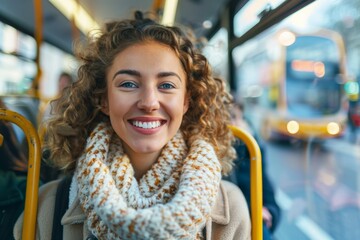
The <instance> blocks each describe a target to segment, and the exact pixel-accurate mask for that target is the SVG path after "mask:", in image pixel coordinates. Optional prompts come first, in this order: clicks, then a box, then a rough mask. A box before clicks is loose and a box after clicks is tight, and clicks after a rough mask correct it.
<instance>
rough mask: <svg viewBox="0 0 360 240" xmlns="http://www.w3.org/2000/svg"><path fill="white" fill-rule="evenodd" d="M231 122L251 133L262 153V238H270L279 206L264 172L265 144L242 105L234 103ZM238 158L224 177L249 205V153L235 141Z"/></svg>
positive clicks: (276, 219)
mask: <svg viewBox="0 0 360 240" xmlns="http://www.w3.org/2000/svg"><path fill="white" fill-rule="evenodd" d="M231 117H232V124H234V125H236V126H238V127H240V128H242V129H243V130H245V131H247V132H248V133H250V134H252V135H253V136H254V138H255V139H256V141H257V142H258V144H259V147H260V151H261V155H262V173H263V176H262V177H263V209H262V210H263V212H262V215H263V220H264V226H263V239H264V240H267V239H272V233H273V232H274V230H275V229H276V227H277V224H278V222H279V220H280V208H279V206H278V204H277V203H276V201H275V196H274V188H273V186H272V183H271V181H270V179H269V176H268V174H267V172H266V158H265V145H264V144H262V143H261V141H260V139H259V138H258V137H257V136H256V133H255V131H254V129H253V128H252V127H251V125H250V123H249V122H248V121H246V120H245V118H244V116H243V105H242V104H240V103H234V107H233V109H232V112H231ZM234 147H235V150H236V153H237V155H238V158H237V159H236V161H235V162H234V163H235V166H234V168H233V171H232V172H231V173H230V175H229V176H227V177H226V178H225V179H228V180H230V181H232V182H233V183H235V184H236V185H237V186H239V188H240V189H241V190H242V192H243V193H244V195H245V198H246V200H247V202H248V204H249V206H250V154H249V151H248V149H247V147H246V145H245V144H244V143H243V142H241V141H237V142H236V143H235V145H234Z"/></svg>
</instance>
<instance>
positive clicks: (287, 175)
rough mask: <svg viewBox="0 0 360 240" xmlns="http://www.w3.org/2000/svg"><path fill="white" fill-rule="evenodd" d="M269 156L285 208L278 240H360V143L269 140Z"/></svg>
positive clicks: (273, 176)
mask: <svg viewBox="0 0 360 240" xmlns="http://www.w3.org/2000/svg"><path fill="white" fill-rule="evenodd" d="M265 154H266V156H265V157H266V159H267V169H266V170H267V172H268V174H269V176H270V178H271V179H272V181H273V183H274V186H275V189H276V199H277V201H278V203H279V205H280V207H281V209H282V218H281V222H280V225H279V227H278V229H277V230H276V232H275V235H274V236H275V239H276V240H289V239H290V240H292V239H295V240H308V239H314V240H354V239H360V145H358V144H356V143H350V142H349V141H348V140H346V138H341V139H330V140H325V141H323V142H316V141H313V140H309V141H308V142H302V143H299V142H297V143H284V142H282V143H279V142H267V143H266V153H265Z"/></svg>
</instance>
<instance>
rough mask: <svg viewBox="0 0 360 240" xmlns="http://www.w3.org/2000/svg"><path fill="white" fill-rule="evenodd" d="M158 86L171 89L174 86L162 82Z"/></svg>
mask: <svg viewBox="0 0 360 240" xmlns="http://www.w3.org/2000/svg"><path fill="white" fill-rule="evenodd" d="M160 88H162V89H172V88H175V87H174V86H173V85H172V84H170V83H163V84H161V85H160Z"/></svg>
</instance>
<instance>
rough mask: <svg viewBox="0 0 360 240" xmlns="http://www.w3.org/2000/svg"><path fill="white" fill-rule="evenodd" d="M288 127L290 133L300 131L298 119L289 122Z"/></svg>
mask: <svg viewBox="0 0 360 240" xmlns="http://www.w3.org/2000/svg"><path fill="white" fill-rule="evenodd" d="M286 129H287V130H288V132H289V133H291V134H295V133H297V132H298V131H299V123H298V122H297V121H294V120H291V121H289V122H288V123H287V125H286Z"/></svg>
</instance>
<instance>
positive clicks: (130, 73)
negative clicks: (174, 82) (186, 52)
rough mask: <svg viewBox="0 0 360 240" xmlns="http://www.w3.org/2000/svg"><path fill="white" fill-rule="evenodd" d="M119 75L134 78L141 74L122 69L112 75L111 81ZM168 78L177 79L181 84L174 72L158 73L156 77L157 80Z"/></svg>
mask: <svg viewBox="0 0 360 240" xmlns="http://www.w3.org/2000/svg"><path fill="white" fill-rule="evenodd" d="M120 74H126V75H131V76H135V77H141V74H140V72H139V71H136V70H133V69H122V70H119V71H117V72H116V73H115V74H114V76H113V80H114V79H115V77H116V76H117V75H120ZM169 76H174V77H177V78H178V79H179V80H180V82H182V80H181V77H180V76H179V75H178V74H176V73H174V72H160V73H159V74H158V75H157V77H159V78H162V77H169Z"/></svg>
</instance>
